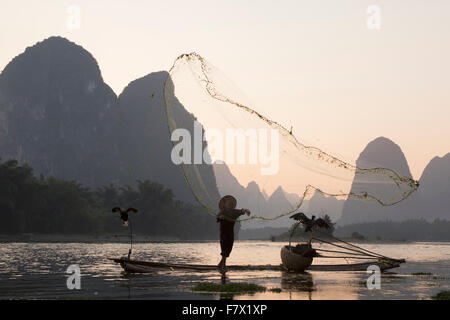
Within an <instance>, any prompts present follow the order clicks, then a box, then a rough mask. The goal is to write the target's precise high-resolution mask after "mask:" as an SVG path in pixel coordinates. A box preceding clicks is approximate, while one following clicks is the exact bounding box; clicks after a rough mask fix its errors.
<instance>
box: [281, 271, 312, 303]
mask: <svg viewBox="0 0 450 320" xmlns="http://www.w3.org/2000/svg"><path fill="white" fill-rule="evenodd" d="M281 289H282V290H285V291H287V292H289V298H290V299H292V292H305V293H307V294H308V299H309V300H312V292H313V291H314V290H315V288H314V281H313V276H312V274H310V273H307V272H305V273H290V272H283V273H282V274H281Z"/></svg>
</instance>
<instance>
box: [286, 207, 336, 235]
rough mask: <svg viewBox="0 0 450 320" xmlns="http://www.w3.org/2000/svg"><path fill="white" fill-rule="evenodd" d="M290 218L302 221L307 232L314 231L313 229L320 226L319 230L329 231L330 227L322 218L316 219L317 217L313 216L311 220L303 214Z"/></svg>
mask: <svg viewBox="0 0 450 320" xmlns="http://www.w3.org/2000/svg"><path fill="white" fill-rule="evenodd" d="M289 218H291V219H294V220H297V221H300V222H301V223H302V224H303V225H304V226H305V232H308V231H312V228H313V227H315V226H318V227H319V228H325V229H329V228H330V226H329V225H328V223H327V222H326V221H325V220H323V219H322V218H319V219H316V217H315V216H311V219H310V218H308V217H307V216H305V214H304V213H303V212H299V213H296V214H294V215H292V216H290V217H289Z"/></svg>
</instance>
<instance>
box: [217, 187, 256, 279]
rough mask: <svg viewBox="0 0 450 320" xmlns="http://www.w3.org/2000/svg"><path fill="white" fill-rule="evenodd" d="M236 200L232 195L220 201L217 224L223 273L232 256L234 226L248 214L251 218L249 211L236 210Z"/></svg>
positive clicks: (220, 266)
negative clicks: (242, 216) (218, 224)
mask: <svg viewBox="0 0 450 320" xmlns="http://www.w3.org/2000/svg"><path fill="white" fill-rule="evenodd" d="M236 204H237V201H236V198H235V197H233V196H231V195H226V196H224V197H223V198H222V199H220V201H219V209H220V212H219V215H218V216H217V222H219V223H220V248H221V253H220V255H221V256H222V259H221V260H220V262H219V264H218V267H219V269H220V271H221V272H222V273H224V272H225V271H226V262H227V258H228V257H229V256H230V253H231V250H232V249H233V244H234V224H235V222H236V219H237V218H239V217H240V216H241V215H244V214H247V215H248V216H250V210H248V209H236Z"/></svg>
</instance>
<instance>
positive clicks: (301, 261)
mask: <svg viewBox="0 0 450 320" xmlns="http://www.w3.org/2000/svg"><path fill="white" fill-rule="evenodd" d="M290 248H292V247H289V246H284V247H283V248H281V261H282V262H283V267H284V268H285V269H287V270H289V271H295V272H303V271H304V270H305V269H306V268H308V267H309V266H310V265H311V263H312V261H313V258H312V257H304V256H302V255H300V254H297V253H294V252H292V251H291V250H290Z"/></svg>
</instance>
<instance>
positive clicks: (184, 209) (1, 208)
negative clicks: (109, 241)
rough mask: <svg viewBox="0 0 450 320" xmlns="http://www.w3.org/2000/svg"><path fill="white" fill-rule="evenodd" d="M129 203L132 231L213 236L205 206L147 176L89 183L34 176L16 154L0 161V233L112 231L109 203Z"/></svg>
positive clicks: (116, 222)
mask: <svg viewBox="0 0 450 320" xmlns="http://www.w3.org/2000/svg"><path fill="white" fill-rule="evenodd" d="M115 206H119V207H122V208H128V207H135V208H137V209H138V210H139V212H138V213H131V214H130V219H131V221H132V226H133V232H135V233H137V234H142V235H150V236H167V237H172V238H178V239H216V238H217V235H218V231H217V229H218V227H217V223H216V221H215V219H214V217H212V216H210V215H208V214H206V213H205V209H203V208H202V207H200V206H196V205H194V204H191V203H187V202H182V201H179V200H177V199H175V197H174V195H173V192H172V190H170V189H168V188H165V187H164V186H163V185H161V184H158V183H155V182H152V181H148V180H145V181H138V183H137V187H136V188H132V187H130V186H129V185H124V186H117V185H114V184H110V185H106V186H102V187H100V188H97V189H95V190H94V189H89V188H86V187H84V186H82V185H81V184H79V183H77V182H76V181H68V180H63V179H57V178H54V177H43V176H42V175H41V176H40V177H36V176H35V175H34V173H33V169H32V168H31V167H30V166H28V165H26V164H24V165H19V164H18V162H17V161H16V160H8V161H5V162H2V163H0V221H1V222H0V234H20V233H36V234H94V235H98V234H116V233H123V232H124V230H123V226H122V221H121V220H120V216H119V215H118V214H114V213H112V212H111V208H113V207H115Z"/></svg>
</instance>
